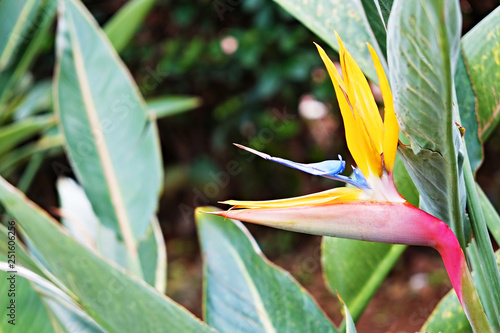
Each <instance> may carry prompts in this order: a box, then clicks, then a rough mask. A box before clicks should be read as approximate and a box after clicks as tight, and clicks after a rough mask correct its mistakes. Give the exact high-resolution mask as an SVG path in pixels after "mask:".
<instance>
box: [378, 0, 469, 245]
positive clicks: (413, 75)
mask: <svg viewBox="0 0 500 333" xmlns="http://www.w3.org/2000/svg"><path fill="white" fill-rule="evenodd" d="M460 27H461V16H460V7H459V4H458V1H445V0H438V1H436V0H422V1H411V2H408V1H402V0H396V1H395V2H394V5H393V7H392V13H391V16H390V19H389V26H388V44H387V45H388V48H387V52H388V60H389V68H390V82H391V87H392V91H393V94H394V101H395V105H394V107H395V110H396V113H397V116H398V120H399V124H400V128H401V131H402V132H403V133H404V134H405V135H406V137H407V138H408V139H409V141H410V144H411V150H410V149H409V148H406V147H404V148H403V149H402V151H403V157H404V159H403V160H404V161H405V164H406V166H407V169H408V172H409V173H410V175H412V179H413V181H414V183H415V186H416V187H417V189H418V191H419V193H420V206H421V208H422V209H424V210H425V211H427V212H428V213H430V214H432V215H434V216H436V217H438V218H440V219H441V220H443V221H445V222H446V223H448V224H449V225H450V227H451V228H452V229H453V231H454V232H455V234H456V235H457V238H458V239H459V241H460V244H461V245H462V247H464V248H465V235H464V226H463V222H462V214H463V212H464V211H465V187H464V184H463V177H462V175H461V167H462V162H463V156H460V154H461V152H460V149H461V137H460V132H459V130H458V128H457V126H456V124H455V121H456V120H457V118H458V111H457V110H456V109H454V103H453V98H454V87H453V74H454V72H455V63H456V60H457V58H458V55H459V41H460ZM412 154H414V155H412ZM438 176H439V177H438ZM432 177H434V183H432V182H430V181H429V179H430V178H432Z"/></svg>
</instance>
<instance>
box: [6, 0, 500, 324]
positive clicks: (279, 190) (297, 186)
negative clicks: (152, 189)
mask: <svg viewBox="0 0 500 333" xmlns="http://www.w3.org/2000/svg"><path fill="white" fill-rule="evenodd" d="M83 3H84V4H85V6H86V7H87V8H88V9H89V10H90V12H91V13H92V14H93V15H94V16H95V18H96V19H97V21H98V22H99V23H100V24H101V26H105V25H106V23H107V22H108V20H109V19H110V18H111V17H112V16H113V15H114V14H115V13H116V12H117V11H118V10H119V9H120V8H121V6H123V5H124V3H126V1H125V0H83ZM498 4H499V3H498V1H495V0H484V1H481V0H468V1H466V0H463V1H461V7H462V12H463V17H464V19H463V33H465V32H467V31H468V30H469V29H470V28H471V27H472V26H474V25H475V24H477V23H478V22H479V21H480V20H481V19H482V18H483V17H485V16H486V15H487V14H488V13H489V12H491V11H492V10H493V9H494V8H495V7H496V6H498ZM54 28H55V27H52V28H51V29H54ZM313 41H316V42H321V41H320V39H319V38H318V37H316V36H315V35H314V34H312V33H311V32H310V31H309V30H308V29H307V28H305V27H304V26H303V25H302V24H300V23H299V22H297V21H296V20H295V19H293V18H292V17H291V16H290V15H289V14H287V13H286V12H285V11H284V10H282V9H281V8H280V7H279V6H278V5H277V4H276V3H274V2H272V1H269V0H192V1H179V0H172V1H164V0H157V1H156V2H155V4H154V6H153V8H152V10H151V12H150V13H149V14H148V15H147V17H146V19H145V21H144V22H143V23H142V25H141V27H140V29H139V30H138V32H137V34H136V35H135V36H134V37H133V39H132V40H131V42H130V43H128V45H126V46H125V48H124V49H123V50H122V51H121V52H120V55H121V57H122V59H123V60H124V62H125V64H126V65H127V66H128V68H129V69H130V71H131V73H132V75H133V76H134V78H135V80H136V82H137V84H138V86H139V89H140V90H141V92H142V94H143V95H144V97H145V98H146V99H148V100H152V99H154V98H155V97H159V96H165V95H189V96H196V97H198V100H196V101H195V102H193V103H194V104H199V107H197V108H196V109H194V110H192V111H187V112H179V114H176V115H173V116H170V117H167V118H161V119H159V120H158V127H159V132H160V139H161V144H162V150H163V151H162V152H163V161H164V168H165V184H164V190H163V195H162V198H161V200H160V206H159V207H160V208H159V214H158V216H159V220H160V223H161V226H162V229H163V231H164V234H165V238H166V241H167V247H168V253H169V270H168V272H169V290H168V293H169V295H171V296H172V297H173V298H174V299H175V300H177V301H180V302H181V303H182V304H184V305H185V306H187V307H188V308H189V309H190V310H191V311H194V313H195V314H197V315H200V308H199V306H200V304H201V303H200V294H199V293H200V289H199V288H200V283H201V276H200V274H201V268H200V267H199V262H200V258H199V249H198V243H197V241H196V238H195V237H196V236H195V234H196V230H195V225H194V220H193V210H194V208H195V207H196V206H201V205H206V204H216V202H217V201H220V200H224V199H229V198H240V199H249V200H251V199H272V198H281V197H290V196H296V195H301V194H306V193H312V192H315V191H320V190H324V189H328V188H331V187H333V186H335V185H337V184H334V183H332V182H331V181H328V180H323V179H319V178H315V177H311V176H308V175H305V174H301V173H299V172H295V171H293V170H290V169H287V168H286V167H283V166H280V165H275V164H272V163H268V162H266V161H264V160H261V159H258V158H255V157H254V156H250V155H249V154H246V153H244V152H242V151H239V150H238V149H237V148H236V147H234V146H233V145H232V143H233V142H236V143H241V144H245V145H248V146H251V147H253V148H256V149H261V150H263V151H265V152H266V153H269V154H271V155H274V156H280V157H283V158H287V159H291V160H296V161H302V162H313V161H320V160H324V159H330V158H332V159H333V158H336V157H337V154H341V155H342V156H343V157H344V159H347V162H348V164H352V163H353V161H352V160H350V156H349V154H348V153H347V149H346V146H345V139H344V133H343V127H342V121H341V119H340V113H339V112H338V110H337V109H336V108H337V105H336V101H335V97H334V96H335V95H334V91H333V88H332V86H331V83H330V80H329V78H328V76H327V73H326V71H325V70H324V67H323V65H322V63H321V60H320V58H319V56H318V54H317V51H316V48H315V47H314V45H313ZM54 42H55V41H54V34H50V36H48V38H46V39H45V40H44V44H43V45H42V52H41V55H40V56H39V57H38V58H37V59H36V60H35V61H36V62H35V64H34V66H32V70H33V72H32V74H33V78H32V80H33V81H36V82H41V81H42V80H47V79H50V78H51V77H52V75H53V72H52V71H53V68H54V61H55V60H54V54H53V50H54ZM324 46H326V45H324ZM329 53H330V54H331V55H332V58H333V59H335V57H336V55H335V54H334V52H331V50H330V52H329ZM38 87H39V88H38V89H39V90H41V91H43V89H47V87H45V88H44V85H43V84H41V85H38ZM49 88H50V87H49ZM31 94H32V95H36V91H32V92H31ZM33 98H34V97H33ZM42 102H44V103H45V104H44V103H41V108H42V109H43V108H45V109H47V108H48V106H47V105H48V104H49V103H48V102H47V101H42ZM194 104H193V105H194ZM191 106H192V105H191ZM187 108H189V107H187ZM311 110H316V111H311ZM318 110H320V111H321V112H320V111H318ZM42 120H43V121H44V123H42V125H43V126H46V127H47V128H49V127H50V125H53V123H52V122H53V120H51V119H50V118H47V119H42ZM42 120H41V121H42ZM42 125H40V126H42ZM29 140H32V138H30V139H29ZM61 153H62V150H60V149H59V150H57V149H56V151H55V152H54V153H53V154H49V156H50V157H49V158H47V159H44V160H43V162H42V160H40V161H41V162H40V164H41V165H40V168H39V169H38V171H37V172H36V175H34V181H33V185H32V186H31V187H30V188H29V190H28V193H27V194H28V196H29V197H30V198H32V199H33V200H34V201H35V202H37V203H39V204H40V205H41V206H42V207H43V208H45V209H47V210H49V211H51V209H53V208H54V207H57V205H58V204H57V194H56V189H55V183H56V178H57V176H58V175H60V174H61V173H63V174H66V175H70V176H71V169H70V168H69V167H66V166H68V162H67V160H66V159H65V158H64V157H63V156H62V154H61ZM485 156H486V160H485V161H484V164H483V166H482V167H481V169H480V170H479V172H478V181H479V183H480V184H481V186H482V188H483V189H484V190H485V192H486V194H487V195H488V196H489V198H490V199H491V201H492V202H493V203H494V204H495V205H496V208H497V209H499V208H500V186H499V185H500V170H498V168H497V166H498V164H499V163H500V160H499V156H500V130H499V129H498V128H497V129H496V132H495V133H494V134H493V135H492V137H491V139H490V140H489V141H488V142H487V144H486V146H485ZM0 162H1V161H0ZM28 167H29V164H28ZM28 167H26V164H22V165H20V167H19V168H15V169H12V170H11V172H9V180H10V181H12V182H13V183H14V184H19V181H22V179H23V173H24V172H25V171H26V169H27V168H28ZM61 170H62V172H61ZM249 228H250V229H251V230H252V232H253V234H254V235H255V236H256V238H257V239H258V240H259V243H260V245H261V247H262V248H263V250H264V252H265V253H266V254H267V255H268V256H269V257H270V258H271V259H272V260H275V261H276V262H277V263H278V264H281V265H283V266H285V268H287V269H288V270H290V271H291V272H292V274H294V275H295V276H296V277H297V278H298V279H299V281H300V282H301V283H303V284H304V285H305V286H308V287H309V288H310V289H312V290H314V289H315V288H319V287H318V285H317V284H318V283H322V281H321V276H319V277H318V278H315V277H314V276H313V275H318V274H319V275H321V272H320V268H319V255H317V254H316V253H315V249H318V248H319V238H316V237H313V236H304V235H300V234H295V233H288V232H283V231H278V230H270V229H265V228H261V227H258V226H249ZM302 249H303V250H304V253H306V254H301V251H302ZM412 251H414V250H412ZM412 251H410V254H411V253H413V252H412ZM423 253H424V255H428V253H427V252H425V251H423ZM316 255H317V257H315V256H316ZM294 256H295V257H296V258H300V257H304V258H307V257H309V258H311V256H312V257H314V258H315V263H316V267H315V268H312V269H310V267H306V268H307V269H304V268H303V267H299V266H298V265H295V266H294V263H293V260H294V258H293V257H294ZM296 258H295V259H296ZM404 258H406V260H407V261H408V262H410V263H413V264H414V263H415V262H414V260H417V264H418V262H420V261H418V259H408V256H405V257H404ZM301 262H302V263H304V260H302V261H301ZM422 262H423V261H422ZM437 262H438V264H437V266H439V260H438V261H437ZM311 265H312V264H311ZM417 266H418V265H417ZM424 269H427V268H424ZM397 271H398V268H397V267H396V272H397ZM403 271H404V270H401V269H400V270H399V272H403ZM404 274H409V273H404ZM432 276H438V277H439V279H438V280H440V281H441V282H440V283H443V281H445V282H444V283H445V284H446V283H447V278H446V275H443V274H439V273H437V274H434V275H432ZM314 281H316V284H315V283H314ZM433 281H434V280H433ZM433 283H435V284H439V283H438V282H435V281H434V282H433ZM446 290H447V289H446V288H444V289H443V288H442V287H441V289H440V291H439V295H437V296H434V297H439V296H441V295H442V294H443V293H444V292H446ZM389 292H391V293H393V294H394V292H395V291H394V290H391V291H389ZM313 293H314V291H313ZM323 293H325V291H324V288H323ZM318 299H319V301H320V302H321V299H322V297H321V296H319V297H318ZM437 299H439V298H437ZM410 305H411V304H410ZM324 307H325V308H327V306H324ZM326 310H327V312H330V311H328V309H326ZM430 310H432V306H429V311H430ZM368 313H369V311H368ZM333 317H334V318H335V315H334V316H333ZM375 319H376V320H379V321H390V320H389V318H385V319H384V318H378V319H377V318H375Z"/></svg>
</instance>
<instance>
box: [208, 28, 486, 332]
mask: <svg viewBox="0 0 500 333" xmlns="http://www.w3.org/2000/svg"><path fill="white" fill-rule="evenodd" d="M337 39H338V41H339V46H340V52H339V55H340V64H341V69H342V74H343V75H342V76H341V74H340V73H339V72H338V70H337V68H336V67H335V65H334V64H333V62H332V61H331V60H330V58H329V57H328V56H327V55H326V53H325V51H324V50H323V49H322V48H321V47H320V46H319V45H316V46H317V48H318V51H319V54H320V56H321V59H322V60H323V62H324V64H325V66H326V68H327V70H328V73H329V75H330V77H331V80H332V83H333V86H334V88H335V93H336V95H337V100H338V103H339V106H340V110H341V113H342V118H343V120H344V127H345V134H346V140H347V147H348V149H349V151H350V152H351V154H352V157H353V159H354V161H355V162H356V164H357V167H356V168H354V170H353V176H352V177H346V176H343V175H341V173H342V172H343V171H344V169H345V161H343V160H342V159H341V158H340V159H339V160H329V161H323V162H319V163H312V164H302V163H296V162H292V161H289V160H285V159H282V158H276V157H271V156H270V155H267V154H264V153H262V152H259V151H256V150H254V149H251V148H248V147H244V146H242V145H237V146H238V147H240V148H242V149H245V150H247V151H249V152H251V153H254V154H256V155H258V156H260V157H262V158H264V159H267V160H270V161H273V162H277V163H280V164H283V165H286V166H288V167H292V168H295V169H298V170H301V171H303V172H307V173H310V174H312V175H316V176H322V177H327V178H331V179H335V180H340V181H343V182H345V183H348V184H351V185H354V188H353V187H342V188H334V189H331V190H327V191H324V192H320V193H314V194H310V195H305V196H301V197H296V198H289V199H281V200H270V201H237V200H228V201H224V202H222V203H223V204H228V205H231V206H232V208H231V209H230V210H228V211H219V212H213V213H212V214H217V215H221V216H224V217H228V218H233V219H237V220H241V221H245V222H251V223H256V224H261V225H266V226H271V227H275V228H279V229H285V230H291V231H297V232H304V233H309V234H315V235H324V236H334V237H344V238H350V239H357V240H365V241H375V242H383V243H393V244H406V245H422V246H430V247H433V248H435V249H436V250H437V251H438V252H439V253H440V254H441V257H442V258H443V262H444V264H445V268H446V270H447V272H448V275H449V277H450V280H451V283H452V285H453V288H454V289H455V291H456V294H457V296H458V299H459V301H460V303H461V304H462V307H463V308H464V311H465V313H466V315H467V317H468V319H469V321H470V323H471V325H472V327H473V329H474V330H475V331H477V332H491V327H490V326H489V325H488V321H487V319H486V316H485V314H484V310H483V308H482V305H481V303H480V302H479V299H478V296H477V293H476V291H475V288H474V285H473V283H472V279H471V276H470V272H469V270H468V268H467V263H466V261H465V257H464V253H463V251H462V249H461V247H460V244H459V243H458V241H457V238H456V237H455V235H454V234H453V232H452V231H451V229H450V228H449V227H448V226H447V225H446V224H445V223H444V222H443V221H441V220H439V219H438V218H436V217H434V216H432V215H430V214H427V213H426V212H424V211H422V210H420V209H418V208H416V207H415V206H413V205H411V204H410V203H409V202H407V201H406V200H405V199H404V198H403V197H402V196H401V195H400V194H399V193H398V191H397V190H396V187H395V185H394V180H393V170H394V163H395V158H396V152H397V147H398V142H399V141H398V135H399V126H398V122H397V118H396V114H395V111H394V107H393V96H392V93H391V90H390V86H389V82H388V80H387V77H386V75H385V72H384V69H383V67H382V64H381V62H380V59H379V58H378V56H377V54H376V52H375V50H374V49H373V48H372V46H371V45H369V44H368V48H369V51H370V53H371V56H372V59H373V62H374V65H375V69H376V72H377V76H378V79H379V84H380V89H381V91H382V96H383V101H384V120H383V121H382V117H381V115H380V112H379V110H378V107H377V104H376V102H375V99H374V97H373V95H372V93H371V90H370V87H369V85H368V82H367V80H366V78H365V76H364V75H363V73H362V71H361V69H360V68H359V66H358V65H357V63H356V62H355V60H354V59H353V57H352V56H351V55H350V54H349V52H348V51H347V50H346V48H345V46H344V44H343V42H342V40H341V39H340V37H339V36H338V35H337Z"/></svg>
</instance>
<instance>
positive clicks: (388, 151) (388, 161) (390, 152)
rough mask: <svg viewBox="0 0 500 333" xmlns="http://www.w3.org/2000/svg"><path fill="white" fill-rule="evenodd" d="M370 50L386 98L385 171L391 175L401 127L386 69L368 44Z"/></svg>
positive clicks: (383, 95)
mask: <svg viewBox="0 0 500 333" xmlns="http://www.w3.org/2000/svg"><path fill="white" fill-rule="evenodd" d="M368 49H369V50H370V53H371V55H372V59H373V63H374V64H375V69H376V71H377V76H378V81H379V84H380V90H381V91H382V97H383V98H384V141H383V146H384V165H385V169H386V170H387V171H388V172H389V173H391V172H392V170H393V169H394V161H395V159H396V151H397V149H398V135H399V125H398V120H397V118H396V113H395V112H394V101H393V97H392V92H391V87H390V86H389V81H387V77H386V76H385V72H384V68H383V67H382V63H381V62H380V59H379V58H378V55H377V52H375V50H374V49H373V47H372V46H371V45H370V44H368Z"/></svg>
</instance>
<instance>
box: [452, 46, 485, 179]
mask: <svg viewBox="0 0 500 333" xmlns="http://www.w3.org/2000/svg"><path fill="white" fill-rule="evenodd" d="M454 81H455V91H456V96H457V103H458V110H459V112H460V126H462V127H463V128H464V129H465V134H464V141H465V145H466V147H467V154H468V155H469V160H470V163H471V167H472V170H474V171H477V169H478V168H479V166H480V165H481V163H482V161H483V145H482V141H481V140H480V138H479V132H478V131H479V125H478V120H477V115H476V96H475V95H474V91H473V90H472V85H471V82H470V79H469V75H468V74H467V69H466V68H465V63H464V59H463V56H462V54H460V58H459V59H458V61H457V70H456V72H455V79H454Z"/></svg>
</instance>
